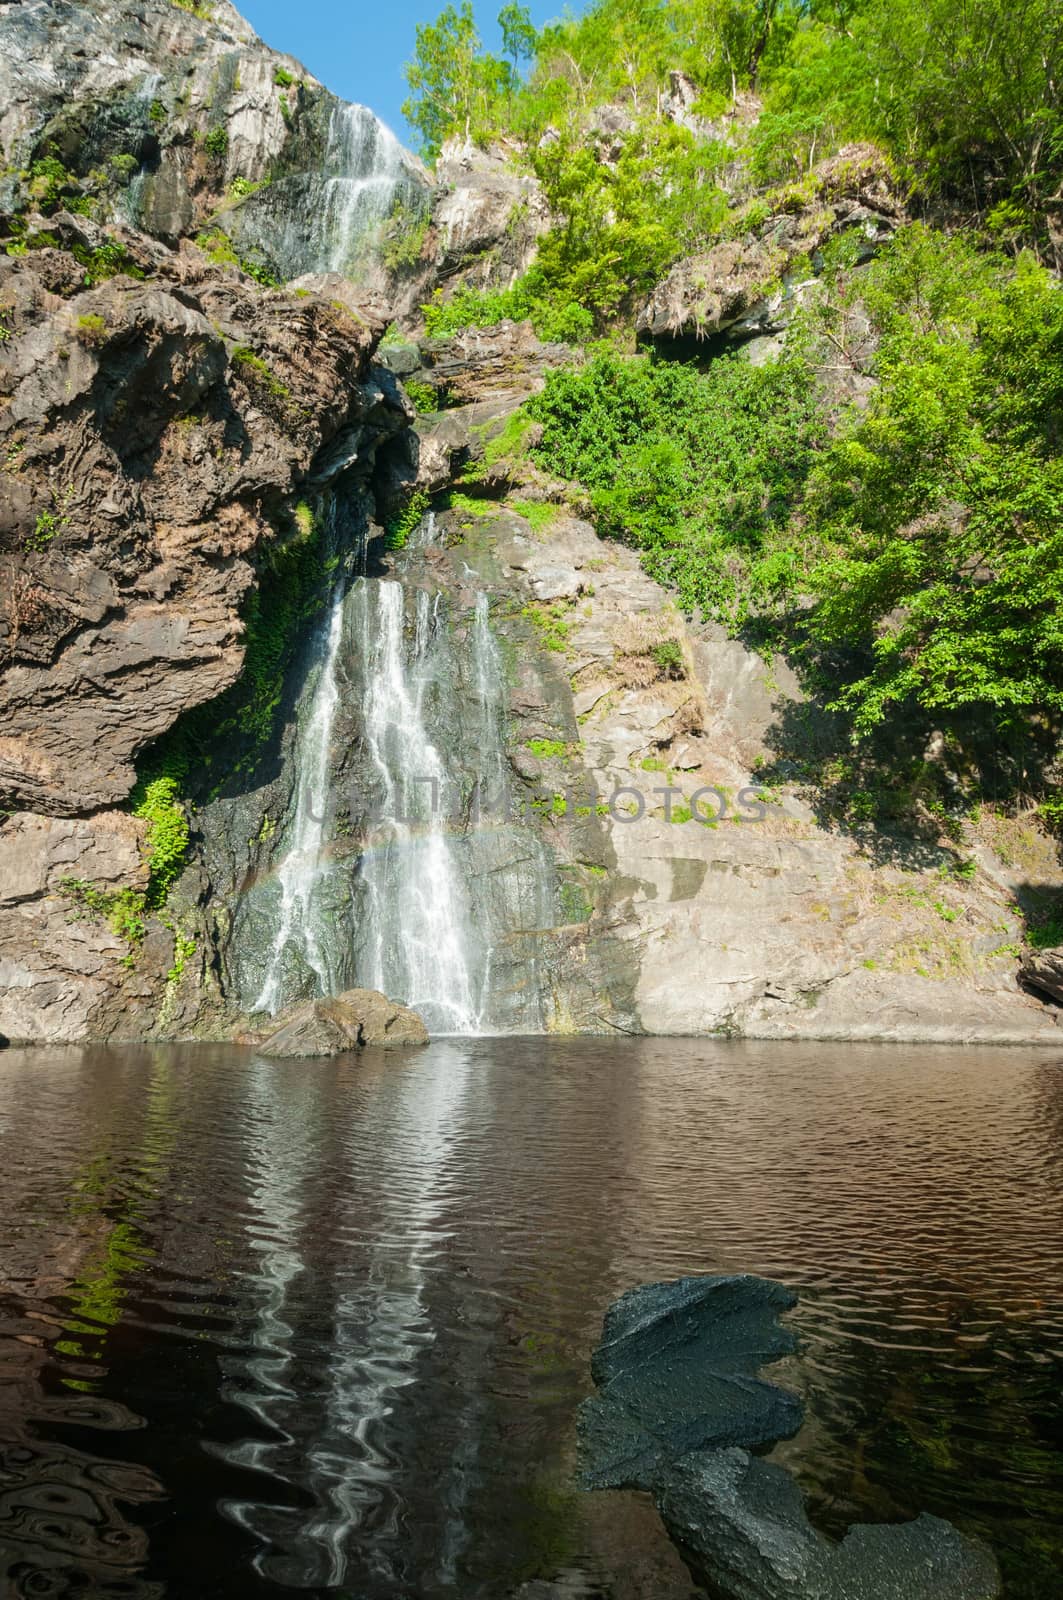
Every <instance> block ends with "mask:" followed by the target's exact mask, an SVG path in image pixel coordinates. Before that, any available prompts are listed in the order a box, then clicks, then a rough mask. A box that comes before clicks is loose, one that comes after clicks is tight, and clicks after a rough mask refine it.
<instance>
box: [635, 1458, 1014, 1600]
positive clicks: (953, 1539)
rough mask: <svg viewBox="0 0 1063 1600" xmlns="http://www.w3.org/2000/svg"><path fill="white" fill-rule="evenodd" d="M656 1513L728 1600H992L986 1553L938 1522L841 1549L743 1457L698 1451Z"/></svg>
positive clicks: (872, 1530)
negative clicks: (659, 1514)
mask: <svg viewBox="0 0 1063 1600" xmlns="http://www.w3.org/2000/svg"><path fill="white" fill-rule="evenodd" d="M657 1506H658V1510H659V1511H660V1513H661V1516H662V1518H663V1520H664V1522H665V1524H666V1526H667V1527H668V1528H669V1530H670V1532H671V1533H672V1536H673V1538H675V1539H676V1540H677V1541H678V1542H679V1543H680V1544H681V1545H682V1547H683V1550H684V1552H685V1554H686V1556H687V1559H688V1561H690V1562H691V1564H692V1565H694V1566H695V1568H700V1569H701V1570H702V1571H703V1572H704V1573H705V1575H706V1576H707V1577H708V1578H709V1579H710V1580H711V1582H712V1583H713V1584H714V1585H715V1586H716V1590H717V1591H718V1592H719V1593H720V1594H722V1595H724V1596H726V1597H727V1600H857V1597H859V1600H991V1597H992V1596H995V1595H999V1594H1000V1579H999V1575H998V1573H997V1570H996V1563H995V1561H994V1560H993V1557H992V1556H991V1555H990V1554H989V1553H988V1551H986V1550H984V1549H982V1548H981V1547H980V1546H979V1545H976V1544H974V1543H973V1542H972V1541H971V1540H969V1539H965V1538H964V1536H963V1535H962V1534H961V1533H959V1532H957V1530H956V1529H955V1528H954V1527H952V1525H951V1524H950V1523H948V1522H943V1521H942V1520H941V1518H940V1517H931V1516H927V1515H925V1514H924V1515H923V1516H920V1517H917V1518H916V1519H915V1521H914V1522H907V1523H904V1524H902V1525H901V1526H899V1527H897V1526H894V1527H888V1526H886V1527H873V1526H870V1525H867V1524H860V1525H858V1526H856V1527H853V1528H850V1530H849V1532H848V1533H847V1534H846V1536H845V1538H844V1539H843V1540H842V1542H841V1544H840V1545H836V1544H833V1543H832V1542H831V1541H830V1540H829V1539H826V1538H824V1536H823V1535H822V1534H821V1533H818V1532H817V1531H816V1529H815V1528H813V1526H812V1524H811V1523H810V1522H809V1520H808V1516H807V1513H806V1512H805V1507H804V1501H803V1499H802V1495H801V1491H800V1489H799V1488H798V1486H797V1484H796V1483H795V1482H794V1481H793V1479H792V1478H791V1477H790V1475H789V1473H788V1472H786V1471H785V1470H784V1469H783V1468H782V1467H780V1466H776V1465H775V1464H774V1463H773V1462H770V1461H761V1460H759V1459H758V1458H757V1457H755V1456H751V1455H750V1454H749V1453H748V1452H747V1451H745V1450H737V1449H734V1450H712V1451H708V1450H696V1451H693V1452H692V1453H691V1454H690V1455H688V1456H684V1457H683V1458H682V1459H681V1460H679V1461H677V1462H675V1463H674V1464H673V1466H672V1467H671V1468H670V1469H669V1471H668V1474H667V1481H666V1482H665V1483H664V1484H663V1485H662V1488H661V1492H660V1494H659V1495H658V1497H657Z"/></svg>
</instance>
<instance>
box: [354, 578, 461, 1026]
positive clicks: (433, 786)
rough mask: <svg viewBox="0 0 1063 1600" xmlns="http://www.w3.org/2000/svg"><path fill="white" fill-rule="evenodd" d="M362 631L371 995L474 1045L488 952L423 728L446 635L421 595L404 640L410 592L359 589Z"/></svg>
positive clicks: (389, 585)
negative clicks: (372, 781) (370, 798)
mask: <svg viewBox="0 0 1063 1600" xmlns="http://www.w3.org/2000/svg"><path fill="white" fill-rule="evenodd" d="M355 602H356V606H357V612H358V616H357V623H356V625H357V626H358V627H359V629H360V633H361V638H362V648H363V651H364V660H365V662H366V689H365V704H364V708H363V711H364V724H365V746H366V754H367V758H368V760H369V762H370V763H371V766H372V769H373V773H374V774H375V777H376V779H377V782H378V792H379V796H380V802H379V812H380V817H379V821H378V823H377V826H376V830H375V834H374V837H373V840H372V843H371V847H370V848H369V849H368V850H367V851H366V853H365V857H364V860H363V868H362V882H363V884H364V885H365V888H366V891H367V897H368V906H369V910H370V929H369V936H368V939H367V941H366V945H365V948H364V951H363V958H362V972H363V978H364V982H365V983H366V985H367V986H368V987H369V988H372V989H381V990H383V991H384V992H385V993H387V994H392V995H401V996H402V998H403V999H404V1000H405V1001H406V1003H407V1004H408V1005H412V1006H413V1007H414V1008H415V1009H416V1010H417V1011H419V1012H420V1013H421V1014H422V1016H423V1017H424V1019H425V1021H426V1023H427V1024H428V1027H429V1028H430V1029H432V1030H433V1031H435V1032H441V1033H478V1032H479V1031H480V1025H481V1016H482V1005H483V995H482V984H481V983H477V982H476V981H474V976H473V974H474V972H475V971H476V970H477V969H479V968H482V959H481V956H482V952H481V951H480V949H479V941H478V939H477V935H476V931H475V929H474V927H473V924H472V918H471V916H470V914H469V905H468V900H467V896H466V893H465V885H464V884H463V882H462V881H461V875H460V873H459V871H458V868H457V865H456V863H455V860H454V857H453V854H452V852H451V849H450V844H449V840H448V838H447V833H446V824H445V819H444V817H443V815H442V808H443V804H444V802H445V799H446V793H445V785H446V783H447V778H448V774H447V771H446V768H445V766H444V763H443V760H442V758H441V756H440V753H439V751H438V750H437V748H436V746H435V744H434V743H433V741H432V737H431V735H430V733H429V730H428V727H427V724H426V720H425V697H426V695H427V693H428V692H429V689H430V687H431V675H432V665H433V661H432V643H433V636H434V634H435V631H436V627H437V625H438V619H437V617H436V616H435V615H434V614H433V612H434V608H433V604H432V601H431V599H430V597H429V595H428V594H427V592H426V591H425V590H423V589H422V590H419V591H418V593H417V596H416V602H415V606H416V612H415V616H416V622H415V628H414V635H413V639H412V641H411V643H410V645H409V646H407V641H406V637H405V618H406V606H405V594H404V592H403V588H402V585H401V584H399V583H393V582H373V583H365V584H363V585H360V587H359V592H358V594H357V595H356V597H355Z"/></svg>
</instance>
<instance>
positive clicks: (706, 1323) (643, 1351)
mask: <svg viewBox="0 0 1063 1600" xmlns="http://www.w3.org/2000/svg"><path fill="white" fill-rule="evenodd" d="M794 1303H795V1297H794V1296H793V1295H792V1294H790V1293H789V1291H787V1290H786V1289H784V1288H783V1287H782V1285H780V1284H776V1283H771V1282H769V1281H766V1280H764V1279H761V1278H750V1277H738V1278H681V1279H679V1280H678V1281H677V1282H674V1283H660V1284H651V1285H648V1286H646V1287H644V1288H641V1289H635V1290H632V1291H631V1292H630V1293H628V1294H626V1295H623V1296H622V1297H621V1299H620V1300H618V1301H617V1302H616V1304H615V1305H613V1306H612V1307H611V1308H610V1310H609V1312H608V1313H607V1315H606V1319H605V1326H604V1329H603V1335H602V1342H601V1344H600V1345H599V1346H598V1349H597V1350H596V1352H595V1354H594V1357H593V1359H592V1363H591V1372H592V1376H593V1378H594V1381H595V1383H596V1384H597V1386H598V1389H599V1393H598V1394H597V1395H596V1396H595V1397H593V1398H592V1399H590V1400H587V1401H585V1402H584V1405H583V1407H582V1409H581V1414H580V1454H581V1461H582V1465H583V1469H584V1483H585V1485H586V1487H588V1488H632V1489H648V1490H649V1491H650V1492H651V1493H652V1495H653V1497H654V1500H655V1502H656V1504H657V1508H658V1510H659V1511H660V1513H661V1516H662V1518H663V1520H664V1523H665V1526H666V1527H667V1528H668V1530H669V1532H670V1534H671V1535H672V1537H673V1538H674V1539H675V1540H676V1541H677V1542H678V1543H679V1545H680V1548H681V1549H682V1550H683V1552H684V1554H685V1555H686V1558H687V1560H688V1562H689V1564H690V1565H691V1567H692V1568H693V1569H694V1571H695V1573H696V1574H697V1575H698V1576H699V1577H701V1578H702V1579H703V1580H704V1581H705V1582H707V1583H708V1584H709V1585H710V1586H711V1589H712V1592H713V1593H714V1594H719V1595H720V1596H721V1597H722V1600H851V1597H853V1596H856V1595H859V1596H860V1600H915V1597H916V1596H919V1597H923V1596H925V1597H927V1600H929V1597H930V1596H933V1597H934V1600H994V1597H995V1596H997V1595H999V1594H1000V1592H1001V1590H1000V1575H999V1573H998V1571H997V1567H996V1563H995V1561H994V1560H993V1558H992V1556H991V1555H990V1554H989V1552H988V1551H987V1550H985V1549H984V1548H983V1547H982V1546H981V1545H978V1544H975V1543H974V1542H973V1541H971V1540H969V1539H966V1538H964V1536H963V1535H962V1534H960V1533H959V1532H958V1531H957V1530H956V1529H955V1528H953V1527H952V1526H951V1525H950V1524H949V1523H947V1522H943V1521H942V1520H941V1519H940V1518H938V1517H932V1516H927V1515H923V1516H920V1517H918V1518H917V1519H916V1520H915V1521H914V1522H910V1523H906V1524H903V1525H901V1526H896V1527H894V1526H891V1527H871V1526H856V1527H853V1528H851V1529H850V1530H849V1532H848V1534H847V1535H846V1537H845V1538H844V1539H843V1540H842V1542H841V1543H840V1544H838V1545H835V1544H832V1543H831V1542H830V1541H829V1540H828V1539H826V1538H824V1537H823V1535H822V1534H820V1533H818V1532H817V1531H816V1530H815V1529H814V1528H813V1527H812V1525H811V1523H810V1522H809V1520H808V1515H807V1513H806V1511H805V1507H804V1501H803V1498H802V1495H801V1491H800V1489H799V1488H798V1486H797V1484H796V1483H794V1481H793V1480H792V1479H791V1478H790V1476H789V1474H788V1473H787V1472H785V1471H784V1470H783V1468H782V1467H779V1466H776V1465H774V1464H773V1463H770V1462H767V1461H763V1460H760V1459H759V1458H758V1457H756V1456H754V1455H753V1454H751V1452H752V1451H753V1450H755V1449H757V1448H762V1447H764V1446H765V1445H769V1444H772V1443H774V1442H775V1441H776V1440H778V1439H782V1438H789V1437H790V1436H791V1435H792V1434H793V1433H795V1432H796V1431H797V1429H798V1427H799V1426H800V1424H801V1420H802V1411H803V1408H802V1406H801V1403H800V1401H799V1400H798V1399H797V1398H796V1396H794V1395H791V1394H789V1393H787V1391H786V1390H783V1389H780V1388H778V1387H777V1386H776V1385H774V1384H770V1383H767V1382H765V1381H764V1380H762V1379H761V1378H760V1377H759V1376H758V1374H759V1370H760V1368H761V1367H762V1366H763V1365H765V1364H766V1363H767V1362H771V1361H774V1360H777V1359H778V1358H779V1357H780V1356H781V1355H784V1354H788V1353H789V1352H791V1351H792V1350H793V1349H794V1347H795V1342H796V1341H795V1340H794V1338H793V1336H792V1334H790V1333H789V1331H788V1330H786V1329H784V1328H782V1327H780V1326H779V1324H778V1322H777V1317H778V1315H779V1313H780V1312H783V1311H785V1310H787V1309H789V1308H790V1307H791V1306H793V1304H794Z"/></svg>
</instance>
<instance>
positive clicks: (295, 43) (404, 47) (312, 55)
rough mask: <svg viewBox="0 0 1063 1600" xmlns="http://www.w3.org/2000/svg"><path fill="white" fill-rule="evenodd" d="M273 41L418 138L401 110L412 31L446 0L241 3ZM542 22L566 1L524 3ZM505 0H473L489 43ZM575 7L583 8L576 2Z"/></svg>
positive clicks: (404, 135) (493, 42)
mask: <svg viewBox="0 0 1063 1600" xmlns="http://www.w3.org/2000/svg"><path fill="white" fill-rule="evenodd" d="M235 3H236V8H237V10H238V11H240V12H242V14H243V15H244V16H245V17H246V18H247V20H248V22H250V24H251V26H252V27H253V28H254V29H255V31H256V33H258V34H259V35H260V36H261V37H262V38H263V39H264V40H265V41H266V43H267V44H270V45H272V46H273V48H274V49H275V50H286V51H287V52H288V54H289V55H293V56H297V57H298V58H299V60H300V61H301V62H302V63H303V65H304V66H306V67H308V68H309V70H310V71H311V72H312V73H313V74H314V77H315V78H320V80H321V82H322V83H324V84H326V85H327V86H328V88H330V89H332V90H334V92H335V93H336V94H339V95H342V96H343V98H344V99H345V100H361V101H362V103H363V104H364V105H367V106H371V107H372V108H373V110H374V111H375V112H376V113H377V114H378V116H381V117H383V119H384V121H385V122H386V123H387V124H388V125H389V127H392V128H394V130H395V132H396V133H397V134H398V135H399V137H400V138H401V139H404V140H405V141H406V143H407V144H410V143H412V140H411V137H410V130H409V129H408V128H407V126H406V124H405V122H404V121H403V118H402V113H401V112H400V111H399V107H400V106H401V104H402V102H403V100H404V99H405V98H406V83H405V80H404V79H403V76H402V68H403V64H404V63H405V62H406V61H408V60H409V58H410V57H411V56H412V54H413V47H414V30H415V28H416V26H417V24H418V23H419V22H430V21H433V20H434V19H435V18H436V17H437V16H438V15H439V13H440V12H441V11H442V10H443V7H444V5H445V4H446V0H294V3H293V0H235ZM525 3H526V4H527V5H528V9H529V10H530V12H531V14H532V21H533V22H534V23H535V25H536V26H537V27H542V25H543V23H544V22H549V21H550V20H552V19H553V18H555V17H557V16H559V15H560V14H561V12H562V11H563V10H564V9H565V7H564V0H525ZM504 4H505V0H486V3H485V0H474V4H473V10H474V11H475V12H476V20H477V22H478V24H479V27H480V32H481V34H482V36H483V39H484V42H485V43H486V44H487V45H488V47H489V48H490V49H497V48H498V47H499V44H500V42H501V41H500V37H499V33H498V28H497V26H496V25H495V18H496V17H497V15H498V13H499V11H500V10H501V9H502V6H503V5H504ZM572 9H573V10H579V9H580V7H579V5H578V4H576V5H573V7H572Z"/></svg>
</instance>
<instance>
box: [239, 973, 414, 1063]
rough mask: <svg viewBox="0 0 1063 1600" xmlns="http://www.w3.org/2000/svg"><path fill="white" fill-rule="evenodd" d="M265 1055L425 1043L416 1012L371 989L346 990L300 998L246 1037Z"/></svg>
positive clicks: (304, 1054)
mask: <svg viewBox="0 0 1063 1600" xmlns="http://www.w3.org/2000/svg"><path fill="white" fill-rule="evenodd" d="M244 1037H245V1038H246V1040H247V1042H248V1043H250V1044H253V1045H254V1046H255V1048H256V1050H257V1051H258V1053H259V1054H260V1055H264V1056H298V1057H307V1056H335V1055H340V1054H341V1053H342V1052H343V1051H345V1050H354V1049H357V1048H358V1047H359V1046H360V1045H380V1046H382V1047H383V1048H384V1049H394V1048H397V1047H402V1046H405V1045H418V1044H427V1043H428V1030H427V1028H426V1027H425V1025H424V1023H423V1022H422V1021H421V1019H420V1017H419V1016H418V1015H417V1013H416V1011H411V1010H409V1008H408V1007H406V1006H404V1005H400V1004H399V1002H398V1001H397V1000H389V999H388V998H387V996H386V995H383V994H379V993H378V992H377V991H376V990H375V989H348V990H346V992H345V993H344V994H340V995H336V996H334V997H331V998H329V999H324V1000H302V1001H299V1002H298V1004H296V1005H294V1006H289V1007H288V1008H287V1010H285V1011H282V1012H280V1013H279V1014H278V1015H277V1016H276V1017H274V1019H273V1022H272V1024H271V1026H270V1027H269V1028H268V1029H266V1030H265V1031H263V1032H260V1033H258V1034H252V1035H245V1036H244Z"/></svg>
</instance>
